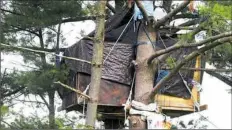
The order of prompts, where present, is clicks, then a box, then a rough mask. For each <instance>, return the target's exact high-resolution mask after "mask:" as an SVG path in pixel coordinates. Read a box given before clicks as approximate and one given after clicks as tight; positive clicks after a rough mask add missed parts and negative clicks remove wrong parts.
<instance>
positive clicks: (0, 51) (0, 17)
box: [0, 0, 3, 129]
mask: <svg viewBox="0 0 232 130" xmlns="http://www.w3.org/2000/svg"><path fill="white" fill-rule="evenodd" d="M1 7H2V0H0V8H1ZM2 37H3V36H2V11H1V9H0V43H2ZM1 63H2V48H1V44H0V83H1V82H2V71H1V70H2V68H1V67H2V66H1ZM1 108H2V85H1V84H0V129H1V128H2V111H1Z"/></svg>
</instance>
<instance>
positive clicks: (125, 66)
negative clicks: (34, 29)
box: [63, 10, 195, 98]
mask: <svg viewBox="0 0 232 130" xmlns="http://www.w3.org/2000/svg"><path fill="white" fill-rule="evenodd" d="M132 15H133V10H123V11H122V12H120V13H117V14H115V15H114V16H113V17H111V18H110V19H109V20H107V21H106V32H105V43H104V46H105V48H104V58H105V56H106V55H107V54H108V53H109V50H110V48H112V47H113V44H114V43H115V41H116V40H117V39H118V37H119V36H120V34H121V33H122V31H123V29H124V28H125V26H126V24H127V23H128V21H129V19H130V18H131V17H132ZM136 25H137V24H136ZM137 31H138V26H135V24H134V21H132V22H130V23H129V25H128V27H127V29H126V30H125V32H124V34H123V35H122V37H121V39H119V43H117V45H116V46H115V47H114V49H113V51H112V52H111V54H110V55H109V57H108V60H106V62H105V64H104V65H103V71H102V72H103V73H102V78H103V79H106V80H110V81H113V82H118V83H122V84H125V85H128V86H129V85H130V84H131V81H132V75H133V73H134V70H133V67H132V66H131V64H130V63H131V61H132V60H134V59H135V53H134V52H135V43H136V42H137V40H136V39H137ZM159 32H160V35H161V37H162V38H163V40H160V39H157V42H156V47H157V48H160V49H164V48H165V47H164V45H163V42H164V43H165V45H166V46H167V47H169V46H172V45H174V44H175V43H176V41H177V40H176V38H175V35H173V36H174V37H172V38H167V37H166V36H165V35H166V33H167V32H170V30H165V29H163V30H160V31H159ZM94 33H95V32H94V31H93V32H92V33H90V34H89V36H90V37H92V36H94ZM171 33H172V32H171ZM92 49H93V42H92V41H91V40H87V39H82V40H80V41H79V42H78V43H76V44H74V45H73V46H71V47H69V48H67V49H66V50H65V53H64V55H65V56H70V57H76V58H80V59H84V60H88V61H91V60H92ZM193 49H195V48H191V49H179V50H178V51H173V52H172V53H170V55H171V56H172V57H173V58H174V59H175V61H177V62H179V61H180V60H182V59H183V58H184V56H185V55H187V54H189V53H191V52H192V50H193ZM63 61H64V63H65V64H67V66H68V67H69V68H70V69H71V70H72V71H74V72H75V73H79V72H80V73H86V74H90V73H91V65H90V64H87V63H83V62H79V61H74V60H68V59H65V60H63ZM160 66H161V67H162V66H167V63H166V62H165V61H163V62H161V63H160ZM194 66H195V62H194V61H192V62H190V63H189V64H187V65H186V66H185V67H194ZM181 73H182V75H183V77H184V78H185V80H186V81H189V80H191V79H192V78H193V72H192V71H181ZM190 89H192V88H190ZM159 92H160V93H161V94H166V95H171V96H176V97H182V98H190V97H191V96H190V94H189V92H188V90H187V88H186V87H185V86H184V84H183V81H182V79H181V77H180V76H179V75H178V74H176V75H174V76H173V78H171V79H170V80H169V81H168V82H166V83H165V85H164V86H162V87H161V89H160V90H159Z"/></svg>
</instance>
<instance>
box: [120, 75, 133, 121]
mask: <svg viewBox="0 0 232 130" xmlns="http://www.w3.org/2000/svg"><path fill="white" fill-rule="evenodd" d="M135 75H136V73H134V76H133V79H132V83H131V89H130V93H129V96H128V98H127V101H126V104H123V105H125V106H124V112H125V113H124V116H125V118H124V124H126V116H127V115H126V105H128V104H130V103H131V97H132V91H133V88H134V82H135Z"/></svg>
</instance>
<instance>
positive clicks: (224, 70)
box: [161, 67, 232, 72]
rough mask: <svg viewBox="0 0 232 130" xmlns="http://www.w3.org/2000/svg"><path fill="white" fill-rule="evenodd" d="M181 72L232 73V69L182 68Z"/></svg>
mask: <svg viewBox="0 0 232 130" xmlns="http://www.w3.org/2000/svg"><path fill="white" fill-rule="evenodd" d="M161 69H162V70H173V69H174V68H166V67H165V68H162V67H161ZM180 70H190V71H206V72H232V69H209V68H186V67H182V68H181V69H180Z"/></svg>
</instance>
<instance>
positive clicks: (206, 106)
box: [200, 104, 208, 111]
mask: <svg viewBox="0 0 232 130" xmlns="http://www.w3.org/2000/svg"><path fill="white" fill-rule="evenodd" d="M207 109H208V105H207V104H204V105H201V106H200V111H204V110H207Z"/></svg>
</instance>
